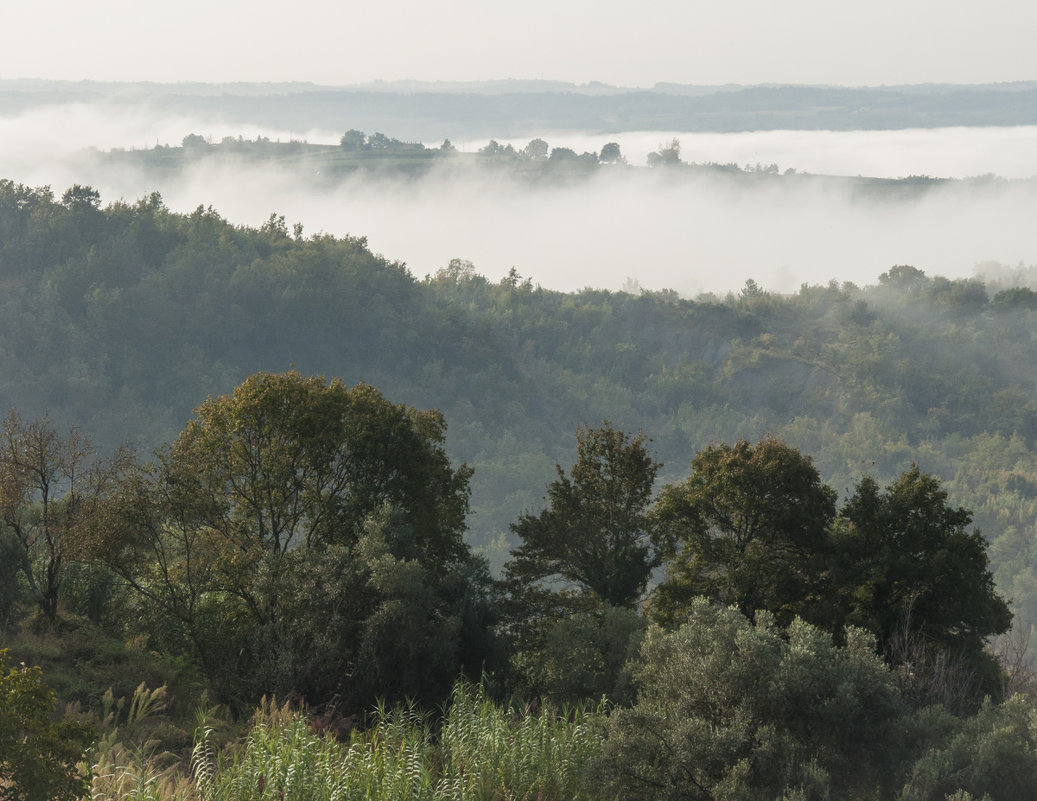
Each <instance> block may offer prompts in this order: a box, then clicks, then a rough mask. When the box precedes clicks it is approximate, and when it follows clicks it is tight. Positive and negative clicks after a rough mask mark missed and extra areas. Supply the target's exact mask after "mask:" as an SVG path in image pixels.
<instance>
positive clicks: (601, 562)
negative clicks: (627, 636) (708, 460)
mask: <svg viewBox="0 0 1037 801" xmlns="http://www.w3.org/2000/svg"><path fill="white" fill-rule="evenodd" d="M576 449H577V458H576V462H575V464H573V466H572V468H571V469H570V471H569V475H568V476H566V475H565V472H564V471H563V470H562V468H561V466H560V465H556V466H555V469H556V471H557V473H558V478H557V479H555V480H554V481H553V482H551V484H550V486H549V487H548V489H547V501H548V505H547V507H546V508H545V509H544V510H543V511H541V512H540V513H539V514H536V515H534V514H532V513H529V512H527V513H525V514H524V515H522V517H520V518H519V520H518V522H516V523H515V524H514V525H513V526H512V532H513V533H514V534H515V535H516V536H517V537H518V538H519V539H520V540H521V541H522V544H521V545H520V546H519V547H518V548H516V549H515V550H514V551H513V552H512V556H513V559H512V561H511V562H509V563H508V565H507V566H506V568H505V580H506V582H507V583H508V584H509V585H511V586H513V587H516V588H518V587H524V586H529V585H532V584H535V583H536V582H540V581H545V580H551V579H561V580H562V581H563V582H566V583H568V584H569V585H571V587H572V589H563V590H562V591H561V594H563V595H564V594H566V593H575V594H576V595H577V596H581V597H587V596H590V597H591V598H593V600H594V601H595V602H598V603H604V604H608V605H610V606H621V607H633V605H634V604H635V603H636V602H637V600H638V599H639V598H640V597H641V595H642V593H643V592H644V590H645V586H646V585H647V583H648V576H649V574H650V572H651V570H652V567H653V565H654V557H653V554H652V552H651V547H650V545H649V522H648V517H647V510H648V504H649V502H650V500H651V493H652V485H653V483H654V481H655V475H656V472H657V471H658V469H659V467H660V465H659V464H658V463H656V462H655V461H653V460H652V458H651V456H649V454H648V450H647V438H646V437H645V436H644V434H639V435H638V436H636V437H633V438H631V437H630V436H628V435H627V434H624V433H623V432H622V431H619V430H617V429H615V428H613V427H612V426H611V425H610V424H609V423H605V424H603V425H602V426H601V427H599V428H594V429H591V428H582V429H580V431H579V432H578V433H577V435H576Z"/></svg>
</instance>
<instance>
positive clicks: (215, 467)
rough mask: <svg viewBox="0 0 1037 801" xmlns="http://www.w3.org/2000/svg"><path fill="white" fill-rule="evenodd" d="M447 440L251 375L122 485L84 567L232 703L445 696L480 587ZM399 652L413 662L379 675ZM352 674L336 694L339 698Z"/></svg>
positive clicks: (388, 406)
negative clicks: (430, 689) (167, 624)
mask: <svg viewBox="0 0 1037 801" xmlns="http://www.w3.org/2000/svg"><path fill="white" fill-rule="evenodd" d="M444 428H445V424H444V422H443V418H442V416H441V415H440V414H439V413H438V412H434V411H428V412H425V411H418V410H416V409H413V408H410V407H407V406H404V405H397V404H393V403H390V402H389V401H388V400H386V399H385V398H384V397H382V395H381V394H380V393H379V392H378V391H377V390H375V389H373V388H371V387H369V386H365V385H357V386H354V387H347V386H346V385H345V384H343V383H342V382H341V381H338V380H334V381H331V382H328V381H326V380H325V379H324V378H322V377H310V378H306V377H303V376H301V375H299V374H298V373H296V372H294V371H292V372H288V373H282V374H269V373H260V374H257V375H253V376H251V377H249V378H248V379H246V380H245V381H244V382H243V383H242V384H241V385H240V386H238V387H237V388H236V389H235V390H234V392H233V393H232V394H231V395H228V396H222V397H219V398H210V399H209V400H207V401H206V402H205V403H204V404H202V406H200V407H199V409H198V410H197V414H196V416H195V418H194V419H193V420H191V421H190V422H189V423H188V425H187V427H186V428H185V429H184V431H183V432H182V433H181V435H180V436H179V437H178V439H177V441H176V442H175V444H174V445H173V447H172V448H171V449H169V451H167V452H164V453H161V454H160V455H159V457H158V459H157V462H156V464H155V465H153V466H151V467H150V468H149V469H148V470H146V471H143V472H141V473H139V474H137V475H136V476H134V477H133V478H132V480H131V481H127V482H126V483H125V484H124V487H123V492H122V494H121V495H120V497H119V498H118V499H117V501H118V502H117V503H113V504H112V505H111V507H110V508H109V514H108V515H107V516H106V518H105V525H104V526H99V527H97V530H96V531H95V535H96V536H95V539H94V545H95V553H97V554H99V555H101V556H102V557H103V558H105V560H106V561H108V562H109V564H111V566H112V567H113V568H114V569H115V570H116V571H117V572H118V573H119V574H120V575H122V576H123V577H124V578H125V579H126V580H127V581H129V582H130V583H131V584H132V586H133V587H134V588H135V589H137V591H138V592H139V593H140V595H141V596H142V597H143V598H144V599H145V601H146V604H147V605H148V606H149V607H151V608H153V609H156V610H158V612H160V613H161V616H163V617H164V618H165V619H167V620H170V621H172V622H174V623H175V625H176V627H177V628H178V630H180V631H182V632H183V635H184V636H185V637H186V638H187V639H188V640H189V642H190V644H191V646H192V648H193V650H194V651H195V653H196V654H197V656H198V658H199V659H200V660H201V662H202V665H203V667H204V669H205V670H206V673H207V674H208V675H209V677H210V678H211V679H214V680H216V681H217V683H218V684H219V690H220V692H221V693H223V694H224V695H225V696H226V695H233V694H235V693H236V694H238V695H239V696H241V695H244V696H247V697H258V695H260V694H262V693H264V692H271V691H274V692H278V693H280V694H283V693H285V692H303V693H306V695H307V697H308V699H309V700H311V701H318V700H327V698H328V697H330V695H332V694H339V695H340V696H341V697H343V698H348V701H349V702H353V701H355V702H356V703H357V704H358V705H360V706H362V705H363V704H366V703H368V702H370V701H371V700H373V698H372V697H371V695H370V694H368V695H363V692H362V688H363V687H369V688H372V689H371V693H372V694H373V693H374V692H375V691H379V692H381V693H382V694H383V695H391V696H392V697H395V698H398V697H400V695H401V694H403V693H409V694H411V695H414V694H415V693H416V692H417V690H418V689H420V682H419V681H418V680H417V679H414V680H411V681H409V683H408V684H406V686H403V683H402V680H401V681H396V680H395V679H393V676H396V677H397V678H400V677H403V676H405V675H406V676H412V677H413V676H416V675H425V674H423V673H421V669H422V668H424V669H426V670H431V669H432V668H433V666H434V668H435V670H434V672H435V673H436V676H437V677H439V678H442V676H443V675H446V676H447V679H446V682H447V683H449V681H451V680H452V679H453V678H454V677H455V676H456V673H457V671H458V670H459V668H460V662H461V659H462V658H465V657H463V656H462V652H464V650H465V647H466V645H467V644H468V643H467V642H463V641H462V640H463V639H464V637H468V640H471V639H472V636H474V635H473V634H472V631H471V630H472V629H481V630H485V628H486V625H487V620H488V618H487V615H488V612H487V609H486V608H485V604H484V603H483V602H484V600H485V595H486V592H487V587H488V585H489V577H488V573H486V570H485V567H484V565H483V564H482V563H481V562H480V561H479V560H477V559H475V558H474V557H473V556H472V555H471V552H470V551H469V549H468V547H467V545H466V544H465V543H464V540H463V538H462V534H463V528H464V522H465V513H466V511H467V503H468V479H469V476H470V474H471V471H470V469H469V468H468V467H467V466H464V465H462V466H461V467H459V468H456V469H455V468H453V467H452V466H451V465H450V462H449V460H448V459H447V457H446V454H445V452H444V450H443V446H442V443H443V437H444ZM460 575H464V576H467V577H468V579H470V580H468V581H463V580H459V578H458V577H459V576H460ZM408 576H409V577H410V578H409V579H407V577H408ZM332 586H333V587H334V589H333V590H332V589H329V588H330V587H332ZM466 626H467V627H468V629H466ZM401 630H405V631H408V632H410V634H412V635H413V633H414V632H416V631H419V630H420V631H423V632H425V633H426V634H427V635H428V636H424V637H422V638H417V637H415V636H410V637H407V636H405V635H404V634H401V633H400V632H401ZM462 635H463V636H462ZM469 635H472V636H469ZM394 637H400V638H402V639H404V640H406V641H407V643H409V645H408V648H409V649H410V650H407V651H406V654H408V655H409V656H408V657H407V659H408V660H411V661H407V660H404V661H401V662H399V664H397V665H396V666H395V668H390V666H389V665H387V664H385V662H386V661H387V660H389V655H390V654H394V655H395V657H399V655H400V654H399V652H398V651H392V649H390V648H389V646H388V644H387V639H392V638H394ZM229 644H232V645H233V647H228V646H229ZM476 650H478V649H476ZM467 658H469V659H470V660H474V657H471V656H468V657H467ZM478 663H479V661H478V660H474V661H469V662H468V664H469V665H471V666H473V667H474V666H477V665H478ZM362 669H363V670H364V672H365V679H364V681H363V682H361V681H360V680H359V679H354V681H353V682H352V683H351V685H350V687H351V688H352V689H351V690H350V693H352V695H348V696H347V694H346V692H345V690H343V689H342V687H341V686H340V685H341V682H342V681H343V680H344V677H347V676H350V675H352V674H354V673H355V672H356V671H360V670H362ZM394 670H395V673H394V672H393V671H394ZM387 677H388V678H387ZM429 681H431V679H430V680H429ZM394 682H395V683H394ZM358 688H361V689H358ZM357 695H363V697H362V698H356V697H354V696H357Z"/></svg>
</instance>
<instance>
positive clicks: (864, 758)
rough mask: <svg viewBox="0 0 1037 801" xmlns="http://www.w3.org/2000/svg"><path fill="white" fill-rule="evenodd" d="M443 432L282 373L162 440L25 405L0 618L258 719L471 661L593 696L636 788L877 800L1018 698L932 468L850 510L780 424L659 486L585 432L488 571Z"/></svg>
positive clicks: (975, 560) (502, 674) (6, 505)
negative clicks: (130, 447) (71, 634)
mask: <svg viewBox="0 0 1037 801" xmlns="http://www.w3.org/2000/svg"><path fill="white" fill-rule="evenodd" d="M445 432H446V426H445V421H444V419H443V417H442V415H441V414H439V413H438V412H435V411H419V410H417V409H414V408H413V407H409V406H406V405H403V404H396V403H393V402H391V401H389V400H388V399H386V398H385V397H384V396H383V395H382V394H381V393H379V392H378V391H377V390H375V389H373V388H371V387H369V386H367V385H364V384H357V385H354V386H351V387H350V386H347V385H346V384H345V383H343V382H342V381H340V380H337V379H335V380H331V381H327V380H326V379H324V378H323V377H306V376H303V375H302V374H300V373H298V372H295V371H290V372H287V373H278V374H272V373H257V374H255V375H252V376H250V377H248V378H247V379H246V380H245V381H244V382H242V383H241V384H240V385H239V386H238V387H237V388H235V390H234V391H233V392H232V393H231V394H229V395H225V396H219V397H210V398H209V399H208V400H206V401H205V402H204V403H203V404H202V405H201V406H199V407H198V408H197V409H196V412H195V415H194V417H193V418H192V419H191V420H190V421H189V423H188V424H187V426H186V427H185V428H184V429H183V430H182V431H181V433H180V434H179V435H178V437H177V438H176V439H175V441H174V442H173V443H172V444H171V445H169V446H168V447H163V448H160V449H159V450H158V451H157V452H156V453H155V455H154V457H153V458H152V459H150V460H142V459H138V458H136V457H135V456H133V455H132V454H130V453H128V452H126V451H125V450H120V451H118V452H116V453H115V454H114V455H113V456H111V457H108V458H99V457H98V455H97V454H96V453H95V452H94V451H93V449H92V447H91V445H90V443H89V440H88V439H87V438H86V437H85V435H83V434H82V433H81V432H80V431H78V430H76V429H70V430H68V431H67V432H61V431H59V430H58V429H57V428H56V427H55V426H54V425H52V424H51V423H50V422H49V421H48V420H46V419H45V418H44V419H36V420H31V421H26V420H23V419H22V418H20V417H19V416H17V415H16V414H13V413H12V415H11V416H10V417H9V418H8V420H7V422H6V424H5V427H4V446H3V449H2V451H0V487H2V488H3V503H2V504H0V512H2V519H3V523H4V529H3V536H4V540H5V548H6V549H8V552H10V553H14V554H16V558H15V559H14V560H13V561H12V562H10V563H8V564H13V565H15V566H16V567H15V570H16V572H17V575H11V576H9V578H8V581H7V582H5V584H4V585H3V586H4V588H5V589H4V601H5V604H6V609H7V615H8V617H7V620H8V626H11V625H14V626H15V628H17V626H18V625H19V624H21V625H28V624H29V618H26V617H25V615H26V607H25V604H29V605H30V606H34V607H35V609H36V611H35V613H34V614H35V617H36V621H37V622H36V624H35V625H36V626H46V625H54V624H56V623H57V622H58V619H59V615H63V616H66V617H69V616H81V617H84V618H90V617H92V618H93V620H94V624H95V625H97V626H98V627H100V628H101V629H105V630H108V631H113V632H116V634H117V636H119V637H122V638H126V639H136V640H138V641H140V638H143V641H144V643H145V644H146V647H147V648H149V649H154V650H155V651H158V652H161V653H165V654H167V655H169V656H170V657H180V658H187V659H189V660H191V661H192V662H193V663H194V664H195V665H196V666H197V668H198V669H199V670H200V672H201V674H202V675H203V676H204V678H205V683H206V685H207V687H208V688H209V690H210V691H211V692H213V693H215V694H216V697H217V698H218V699H220V700H222V701H224V702H227V703H230V704H231V705H232V706H235V707H237V708H239V709H241V710H243V711H244V710H247V709H248V708H250V707H251V706H253V705H255V704H257V703H258V702H259V700H260V698H261V697H262V696H265V695H271V694H276V695H277V696H278V697H296V698H300V699H303V700H305V701H306V702H307V703H308V704H310V705H312V706H314V707H320V706H321V705H325V704H328V703H330V702H333V703H334V704H335V705H336V709H337V710H338V712H340V713H352V714H362V713H363V712H364V711H365V710H367V709H370V708H371V707H372V705H373V704H374V703H375V701H376V700H377V699H379V698H380V699H383V700H384V701H387V702H389V703H392V702H403V701H404V700H406V699H411V700H412V701H417V702H419V703H421V704H423V705H425V706H434V705H435V704H437V703H440V702H441V701H442V700H443V699H444V698H446V697H447V696H448V695H449V694H450V692H451V687H452V686H453V684H454V682H455V681H456V679H457V676H458V675H459V674H462V675H463V674H467V675H468V676H469V677H470V678H471V679H472V680H475V681H478V680H480V679H482V680H484V681H489V682H490V684H491V686H492V687H494V688H495V689H494V690H493V691H494V692H496V693H500V694H502V695H505V696H506V695H507V694H509V693H511V694H519V695H523V696H525V697H539V698H545V699H551V700H553V701H554V702H572V703H577V704H579V703H586V702H587V701H588V700H589V699H594V698H600V697H601V696H602V694H604V695H605V696H606V697H609V698H611V699H613V703H615V704H618V707H617V708H616V710H615V711H613V712H612V713H611V714H610V715H608V716H607V717H606V718H605V719H602V721H601V725H602V726H603V727H604V728H603V729H602V734H601V737H602V738H604V739H603V740H602V741H601V743H602V746H601V747H602V748H603V749H604V753H611V754H612V756H611V757H610V758H609V759H606V761H605V762H603V763H601V764H599V765H598V768H597V769H596V770H597V771H598V773H597V774H595V775H596V776H597V778H596V779H594V780H593V781H595V782H599V783H602V784H601V786H603V787H607V788H610V789H609V792H610V793H615V794H617V797H623V798H627V797H629V798H634V797H658V798H667V797H673V794H674V793H677V794H678V795H679V796H681V797H684V796H686V795H687V794H688V793H691V796H690V797H700V796H701V797H703V798H721V797H727V796H725V795H724V792H726V791H723V790H722V788H723V787H725V786H728V787H730V788H739V787H740V788H742V789H741V790H740V791H739V792H743V793H749V795H744V796H739V797H773V796H767V795H766V794H767V793H773V792H775V791H782V788H784V790H785V791H790V792H791V791H794V790H798V791H801V792H803V793H806V795H805V796H803V797H810V798H814V797H817V798H820V797H824V796H823V795H818V793H822V792H824V793H827V792H828V789H829V788H832V789H836V788H849V790H850V791H851V795H848V796H846V797H865V795H864V794H865V790H866V789H867V792H868V793H870V792H871V791H872V790H873V789H874V788H875V787H878V788H880V789H881V788H883V787H887V784H889V782H891V781H896V782H903V781H906V780H907V778H908V776H907V774H905V773H904V771H905V770H908V765H907V764H906V763H904V762H903V759H904V757H903V754H899V755H898V753H897V752H896V751H895V750H893V749H894V748H901V749H908V750H907V751H906V752H905V753H910V754H912V755H913V758H915V759H920V758H922V756H921V755H922V754H924V753H928V752H927V751H925V750H924V749H923V750H922V751H918V748H917V747H912V748H913V749H914V750H911V749H909V748H908V745H907V744H906V741H905V740H904V727H905V726H907V725H908V722H909V721H910V722H911V725H912V726H916V727H919V731H925V736H927V737H933V738H935V739H934V740H933V741H932V742H933V743H935V744H934V745H932V747H933V748H939V747H948V746H947V740H946V737H947V736H950V735H945V736H944V739H940V737H939V736H937V735H936V734H935V733H934V731H928V730H926V729H925V726H927V725H928V726H935V725H936V724H934V723H932V722H931V721H928V719H921V718H917V715H921V714H923V710H941V712H940V714H942V715H945V716H947V718H946V721H945V722H944V723H943V724H940V725H943V726H944V729H945V731H947V732H954V733H957V732H959V731H963V730H962V729H960V727H961V726H964V725H966V724H965V723H959V721H979V720H983V718H982V716H983V715H987V716H988V717H990V716H991V715H993V716H994V718H991V720H993V719H998V718H997V716H998V715H1004V714H1009V713H1010V712H1009V710H1010V709H1011V707H1000V706H997V707H991V706H989V705H990V704H998V703H1000V702H1001V701H1002V700H1003V699H1004V696H1005V688H1006V686H1007V682H1006V674H1005V666H1004V665H1002V664H1001V663H1000V662H999V661H998V660H997V659H996V658H995V657H993V656H992V654H991V653H990V652H989V651H988V649H987V646H988V642H989V638H990V637H991V636H992V635H996V634H1000V633H1003V632H1005V631H1006V630H1007V629H1008V627H1009V625H1010V622H1011V613H1010V611H1009V609H1008V606H1007V604H1006V602H1005V601H1004V599H1003V598H1001V596H1000V595H998V593H997V592H996V591H995V589H994V585H993V577H992V575H991V573H990V570H989V566H988V561H987V547H986V542H985V540H984V539H983V538H982V536H981V535H980V534H979V533H978V532H975V531H974V530H971V529H970V528H969V524H970V520H971V518H970V514H969V512H968V511H966V510H965V509H962V508H960V507H955V506H953V505H952V504H950V503H949V502H948V500H947V495H946V492H945V491H944V490H943V489H942V488H941V486H940V483H939V482H938V481H937V480H936V479H934V478H933V477H932V476H929V475H927V474H925V473H922V472H921V471H920V469H919V468H917V467H912V468H911V469H910V470H908V471H906V472H905V473H903V474H902V475H900V476H899V477H898V478H897V479H895V480H894V481H893V482H891V483H890V484H889V485H887V486H885V487H881V486H880V485H879V484H878V483H877V482H875V481H874V480H873V479H870V478H862V479H861V480H860V482H859V483H858V485H857V486H856V488H855V490H854V491H853V493H852V494H851V495H850V497H849V498H847V499H846V500H845V501H844V502H843V503H842V505H841V506H840V505H839V504H838V503H837V493H836V492H835V491H834V490H833V489H832V488H831V487H829V486H827V485H826V484H824V482H823V481H822V480H821V478H820V476H819V474H818V472H817V470H816V468H815V467H814V465H813V463H812V461H811V459H810V458H809V457H808V456H805V455H803V454H801V453H800V452H799V451H797V450H796V449H794V448H792V447H790V446H788V445H787V444H785V443H783V442H781V441H780V440H777V439H775V438H773V437H767V438H764V439H761V440H760V441H758V442H756V443H750V442H748V441H746V440H738V441H737V442H735V443H733V444H723V443H715V444H713V445H711V446H709V447H707V448H705V449H703V450H702V451H700V452H699V453H698V454H697V455H696V456H695V458H694V459H693V460H692V462H691V465H690V474H689V475H688V476H687V477H686V478H685V479H683V480H681V481H678V482H674V483H670V484H667V485H666V486H664V487H663V488H662V489H661V490H659V491H658V492H656V491H655V485H656V479H657V476H658V472H659V469H660V467H661V465H660V464H659V463H658V462H657V461H655V459H654V457H653V456H652V454H651V452H650V442H649V440H648V439H647V437H646V436H645V435H643V434H630V433H626V432H624V431H622V430H621V429H618V428H616V427H614V426H612V425H611V424H609V423H603V424H602V425H600V426H597V427H593V428H583V429H581V430H580V431H579V432H578V434H577V437H576V457H575V460H574V461H573V462H572V465H571V467H570V468H569V469H568V470H566V469H564V468H563V467H561V466H560V465H558V466H556V468H555V478H554V480H552V481H551V482H550V483H549V484H548V485H547V491H546V497H545V503H544V505H543V507H542V508H541V509H539V510H529V511H527V512H525V513H523V514H522V515H521V516H520V517H519V518H518V519H517V520H516V521H515V522H514V523H513V524H512V530H513V533H514V535H515V536H516V539H517V541H518V543H519V544H518V545H517V547H516V548H514V549H513V550H512V552H511V556H510V559H509V561H508V562H507V564H506V565H505V568H504V571H503V575H502V577H501V578H500V580H495V579H493V578H492V576H491V575H490V573H489V571H488V569H487V566H486V563H485V560H484V559H482V558H481V557H479V556H478V555H476V554H474V553H473V551H472V550H471V548H470V546H469V545H468V544H466V543H465V541H464V539H463V533H464V527H465V517H466V513H467V511H468V496H469V481H470V478H471V476H472V472H471V470H470V468H469V467H468V466H466V465H460V466H454V465H452V464H451V462H450V460H449V458H448V457H447V455H446V452H445V450H444V442H445ZM75 564H78V565H79V566H80V570H79V572H78V579H77V582H78V584H79V586H78V587H72V586H70V585H72V584H74V583H76V582H74V581H72V580H70V576H71V573H70V570H71V568H72V566H73V565H75ZM84 568H86V569H85V570H84ZM84 576H85V578H84ZM11 579H14V580H11ZM84 584H85V585H90V586H84ZM70 590H72V591H70ZM98 598H100V599H101V600H100V602H98V601H97V599H98ZM87 599H93V601H89V600H87ZM30 617H31V615H30ZM797 665H798V667H797ZM803 671H805V672H803ZM9 675H11V676H12V677H13V676H21V675H22V673H21V672H19V671H13V672H12V673H10V674H9ZM711 682H715V683H712V684H711ZM717 693H720V694H721V695H723V694H724V693H729V694H730V695H729V697H728V698H727V700H720V699H719V698H718V696H717ZM17 697H18V696H17V694H16V695H12V698H15V699H16V698H17ZM984 699H986V700H984ZM1013 703H1022V701H1015V702H1013ZM995 709H997V710H1001V711H997V712H995V711H993V710H995ZM925 714H927V715H931V714H933V713H932V712H926V713H925ZM976 725H979V726H982V725H986V724H980V723H976ZM1035 756H1037V752H1035ZM707 757H708V758H707ZM703 760H705V761H703ZM898 760H900V762H898ZM12 764H14V763H12ZM1025 764H1029V763H1025ZM610 765H611V767H609V766H610ZM891 765H895V766H896V767H895V770H894V771H893V772H892V773H887V771H888V770H890V769H891V768H890V766H891ZM740 766H741V767H740ZM588 781H590V779H588ZM696 787H697V788H698V789H697V790H694V788H696ZM891 787H892V785H889V787H888V788H887V789H889V788H891ZM811 788H813V789H811ZM732 791H733V790H732ZM760 793H762V794H763V795H759V794H760ZM868 797H871V796H868ZM922 797H926V796H922Z"/></svg>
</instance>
